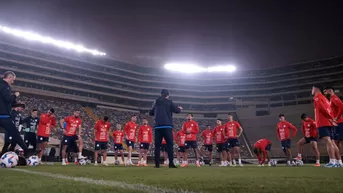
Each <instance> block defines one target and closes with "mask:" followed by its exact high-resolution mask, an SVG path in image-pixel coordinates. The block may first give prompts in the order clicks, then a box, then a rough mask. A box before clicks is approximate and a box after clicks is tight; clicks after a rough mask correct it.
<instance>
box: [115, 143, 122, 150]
mask: <svg viewBox="0 0 343 193" xmlns="http://www.w3.org/2000/svg"><path fill="white" fill-rule="evenodd" d="M123 149H124V148H123V144H114V151H118V150H123Z"/></svg>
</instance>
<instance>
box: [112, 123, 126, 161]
mask: <svg viewBox="0 0 343 193" xmlns="http://www.w3.org/2000/svg"><path fill="white" fill-rule="evenodd" d="M112 137H113V141H114V159H115V162H114V164H115V165H118V164H119V161H118V155H117V154H118V151H119V152H120V155H121V159H122V161H123V164H124V165H126V163H125V158H124V148H123V138H124V131H123V130H122V129H121V125H120V124H119V123H117V124H116V130H115V131H113V133H112Z"/></svg>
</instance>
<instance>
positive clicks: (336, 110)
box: [324, 87, 343, 167]
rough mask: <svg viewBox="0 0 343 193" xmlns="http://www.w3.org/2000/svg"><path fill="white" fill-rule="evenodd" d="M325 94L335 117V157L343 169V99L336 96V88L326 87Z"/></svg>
mask: <svg viewBox="0 0 343 193" xmlns="http://www.w3.org/2000/svg"><path fill="white" fill-rule="evenodd" d="M324 94H325V95H326V96H327V97H328V98H329V99H330V107H331V114H332V115H333V122H334V123H335V126H334V131H333V136H332V138H333V140H334V142H335V144H334V145H335V146H336V147H335V155H336V159H337V165H338V166H339V167H342V166H343V164H342V158H341V154H340V150H341V146H342V142H343V117H342V115H343V103H342V101H341V99H340V98H339V97H338V96H337V95H335V92H334V88H332V87H326V88H325V89H324Z"/></svg>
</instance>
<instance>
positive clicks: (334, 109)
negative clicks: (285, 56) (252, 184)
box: [254, 86, 343, 167]
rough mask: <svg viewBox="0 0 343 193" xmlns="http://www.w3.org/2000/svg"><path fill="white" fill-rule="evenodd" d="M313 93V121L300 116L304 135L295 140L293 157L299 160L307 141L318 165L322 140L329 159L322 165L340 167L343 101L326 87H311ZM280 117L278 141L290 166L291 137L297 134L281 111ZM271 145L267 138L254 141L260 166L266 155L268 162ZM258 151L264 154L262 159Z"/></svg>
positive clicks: (304, 115) (331, 89) (332, 89)
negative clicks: (295, 146)
mask: <svg viewBox="0 0 343 193" xmlns="http://www.w3.org/2000/svg"><path fill="white" fill-rule="evenodd" d="M323 94H324V95H325V96H324V95H323ZM312 95H313V96H314V98H313V101H314V114H315V120H312V119H311V118H309V117H308V116H307V115H306V114H302V115H301V119H302V132H303V134H304V137H303V138H301V139H300V140H299V141H298V143H297V148H298V156H297V157H296V158H295V159H297V160H301V159H302V147H303V145H304V144H307V143H310V144H311V145H312V147H313V150H314V154H315V156H316V164H315V166H320V153H319V150H318V144H317V141H318V139H321V140H323V141H324V142H325V144H326V148H327V151H328V155H329V157H330V161H329V163H328V164H326V165H325V167H342V166H343V164H342V158H341V154H340V150H341V147H342V143H343V117H342V115H343V103H342V101H341V99H340V98H339V97H338V96H337V95H336V94H335V92H334V88H332V87H326V88H325V89H323V93H322V91H321V89H320V88H319V86H313V88H312ZM279 120H280V122H279V123H278V124H277V127H276V131H277V137H278V139H279V140H280V141H281V146H282V149H283V151H284V152H285V155H286V156H287V165H291V160H292V153H291V148H290V147H291V138H292V137H294V136H295V135H296V132H297V128H296V127H295V126H294V125H292V124H291V123H289V122H287V121H286V120H285V116H284V115H283V114H280V115H279ZM291 130H292V133H293V134H292V135H291ZM270 148H271V142H270V141H269V140H267V139H262V140H259V141H257V142H256V143H255V145H254V152H255V154H256V156H257V157H258V160H259V164H260V165H263V164H264V163H265V158H266V157H267V158H268V162H269V155H268V151H270ZM261 154H263V158H261Z"/></svg>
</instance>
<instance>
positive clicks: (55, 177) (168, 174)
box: [0, 165, 343, 193]
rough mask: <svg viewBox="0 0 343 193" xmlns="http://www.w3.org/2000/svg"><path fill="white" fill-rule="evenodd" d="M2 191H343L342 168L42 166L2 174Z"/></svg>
mask: <svg viewBox="0 0 343 193" xmlns="http://www.w3.org/2000/svg"><path fill="white" fill-rule="evenodd" d="M0 189H1V192H6V193H18V192H34V193H61V192H63V193H88V192H89V193H97V192H99V193H105V192H111V193H134V192H135V193H138V192H156V193H160V192H170V193H176V192H211V193H222V192H232V193H233V192H235V193H262V192H275V193H276V192H280V193H295V192H297V193H321V192H322V193H336V192H343V168H317V167H312V166H303V167H284V166H281V165H279V166H276V167H262V168H258V167H257V166H253V165H247V166H245V167H243V168H240V167H236V168H232V167H231V168H219V167H215V166H212V167H209V166H205V167H202V168H195V167H188V168H177V169H168V168H160V169H154V168H153V167H145V168H142V167H121V166H119V167H114V166H109V167H104V166H60V165H54V166H50V165H43V166H38V167H17V168H16V169H4V168H2V169H0Z"/></svg>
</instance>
